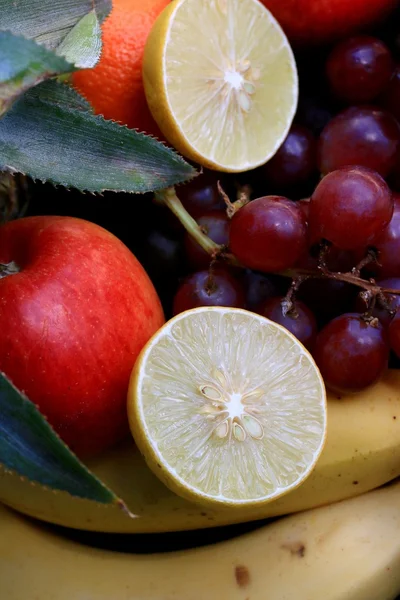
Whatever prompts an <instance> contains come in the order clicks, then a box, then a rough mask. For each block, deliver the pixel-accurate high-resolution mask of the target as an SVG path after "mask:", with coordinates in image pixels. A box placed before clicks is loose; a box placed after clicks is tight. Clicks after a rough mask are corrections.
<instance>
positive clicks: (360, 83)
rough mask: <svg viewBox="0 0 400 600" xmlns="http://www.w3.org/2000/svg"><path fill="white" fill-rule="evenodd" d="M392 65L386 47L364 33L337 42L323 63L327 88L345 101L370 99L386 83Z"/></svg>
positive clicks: (355, 101) (383, 87) (374, 96)
mask: <svg viewBox="0 0 400 600" xmlns="http://www.w3.org/2000/svg"><path fill="white" fill-rule="evenodd" d="M392 69H393V61H392V57H391V54H390V50H389V48H388V47H387V46H386V44H384V43H383V42H382V41H381V40H379V39H378V38H375V37H371V36H367V35H359V36H354V37H351V38H348V39H346V40H343V41H341V42H339V43H338V44H337V45H336V46H335V47H334V48H333V50H332V52H331V53H330V55H329V57H328V60H327V63H326V73H327V78H328V82H329V85H330V88H331V89H332V91H333V93H334V94H335V95H336V96H337V97H338V98H340V99H341V100H344V101H345V102H348V103H349V104H357V103H358V102H360V103H362V102H371V101H372V100H374V99H375V98H376V97H377V96H378V95H379V94H381V93H382V92H383V90H384V89H385V86H386V85H387V84H388V82H389V80H390V77H391V74H392Z"/></svg>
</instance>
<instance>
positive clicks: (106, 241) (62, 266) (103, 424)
mask: <svg viewBox="0 0 400 600" xmlns="http://www.w3.org/2000/svg"><path fill="white" fill-rule="evenodd" d="M0 263H3V264H5V263H11V265H10V267H13V266H14V263H15V265H16V267H17V269H18V272H17V273H10V274H8V275H7V271H5V272H4V271H3V273H0V370H1V371H3V372H4V373H5V374H6V375H7V376H8V377H9V378H10V379H11V381H13V383H14V384H15V385H16V386H17V387H18V388H19V389H20V390H23V391H24V392H25V393H26V394H27V396H28V397H29V398H30V400H32V401H33V402H34V403H35V404H36V405H37V406H38V408H39V410H40V411H41V412H42V413H43V414H44V415H46V417H47V418H48V420H49V422H50V423H51V425H52V426H53V427H54V429H55V430H56V431H57V432H58V433H59V435H60V436H61V437H62V439H63V440H64V441H65V442H66V443H67V444H68V445H69V446H70V448H71V449H72V450H73V451H74V452H76V453H77V454H78V455H80V456H88V455H95V454H98V453H100V452H101V451H103V450H105V449H107V448H109V447H110V446H111V445H113V444H114V443H116V442H117V441H119V440H120V439H121V438H123V437H124V436H125V434H126V433H127V432H128V422H127V416H126V393H127V388H128V382H129V376H130V373H131V370H132V368H133V365H134V363H135V359H136V357H137V355H138V354H139V352H140V350H141V349H142V347H143V345H144V344H145V343H146V342H147V341H148V339H149V338H150V337H151V336H152V334H153V333H155V331H156V330H157V329H158V328H159V327H160V326H161V325H162V324H163V322H164V315H163V311H162V308H161V304H160V301H159V298H158V296H157V293H156V291H155V289H154V287H153V285H152V283H151V281H150V279H149V277H148V276H147V274H146V272H145V271H144V269H143V267H142V266H141V265H140V263H139V262H138V261H137V259H136V258H135V257H134V256H133V254H132V253H131V252H130V250H129V249H128V248H127V247H126V246H125V245H124V244H123V243H122V242H121V241H120V240H119V239H118V238H116V237H115V236H114V235H112V234H111V233H109V232H108V231H106V230H105V229H103V228H102V227H99V226H98V225H95V224H93V223H90V222H88V221H84V220H81V219H75V218H69V217H55V216H49V217H26V218H22V219H18V220H16V221H12V222H10V223H7V224H6V225H4V226H2V227H1V228H0ZM11 270H12V268H9V271H11Z"/></svg>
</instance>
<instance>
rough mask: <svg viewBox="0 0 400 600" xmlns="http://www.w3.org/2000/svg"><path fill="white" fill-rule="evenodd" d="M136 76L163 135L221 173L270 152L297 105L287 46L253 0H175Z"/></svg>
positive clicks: (151, 38)
mask: <svg viewBox="0 0 400 600" xmlns="http://www.w3.org/2000/svg"><path fill="white" fill-rule="evenodd" d="M143 78H144V86H145V92H146V97H147V101H148V104H149V107H150V109H151V111H152V113H153V115H154V117H155V119H156V121H157V122H158V125H159V127H160V129H161V130H162V132H163V133H164V135H165V136H166V138H167V139H168V140H169V141H170V142H171V143H172V144H173V145H174V146H175V147H176V148H177V149H178V150H179V151H180V152H181V153H182V154H184V155H185V156H187V157H188V158H191V159H193V160H195V161H197V162H199V163H200V164H203V165H205V166H208V167H210V168H214V169H218V170H221V171H231V172H235V171H245V170H248V169H252V168H254V167H256V166H259V165H261V164H263V163H265V162H266V161H267V160H268V159H269V158H271V156H272V155H273V154H274V153H275V152H276V151H277V149H278V148H279V146H280V145H281V143H282V142H283V140H284V138H285V137H286V135H287V132H288V130H289V127H290V125H291V122H292V119H293V117H294V113H295V110H296V105H297V97H298V81H297V72H296V65H295V60H294V56H293V54H292V50H291V48H290V45H289V43H288V41H287V39H286V37H285V35H284V33H283V31H282V29H281V28H280V26H279V24H278V23H277V21H275V19H274V18H273V17H272V15H271V14H270V12H269V11H268V10H267V9H266V8H265V7H264V6H263V5H262V4H261V2H259V1H258V0H174V2H172V3H171V4H170V5H169V6H168V7H167V8H166V9H164V11H163V12H162V13H161V14H160V16H159V17H158V19H157V20H156V23H155V25H154V27H153V28H152V31H151V33H150V35H149V37H148V39H147V43H146V46H145V54H144V62H143Z"/></svg>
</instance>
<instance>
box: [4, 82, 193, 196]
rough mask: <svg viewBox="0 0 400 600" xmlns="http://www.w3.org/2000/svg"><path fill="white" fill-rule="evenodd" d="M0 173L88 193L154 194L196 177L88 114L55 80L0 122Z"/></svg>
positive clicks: (136, 137)
mask: <svg viewBox="0 0 400 600" xmlns="http://www.w3.org/2000/svg"><path fill="white" fill-rule="evenodd" d="M0 168H3V169H4V170H8V171H12V172H14V171H17V172H20V173H23V174H25V175H30V176H31V177H32V178H34V179H41V180H48V181H51V182H52V183H55V184H61V185H63V186H65V187H75V188H77V189H79V190H82V191H90V192H102V191H105V190H113V191H127V192H139V193H142V192H149V191H155V190H158V189H163V188H165V187H169V186H172V185H174V184H177V183H182V182H184V181H187V180H189V179H191V178H192V177H194V176H195V175H196V174H197V172H196V171H195V169H194V168H193V167H192V166H191V165H189V164H188V163H186V162H185V161H184V160H183V159H182V158H181V157H180V156H179V155H178V154H177V153H176V152H174V151H173V150H171V149H170V148H167V147H166V146H164V145H163V144H161V143H160V142H158V141H157V140H155V139H153V138H151V137H149V136H146V135H144V134H141V133H138V132H137V131H134V130H131V129H128V128H127V127H124V126H121V125H118V124H117V123H114V122H113V121H106V120H105V119H104V118H103V117H101V116H99V115H94V114H93V112H91V111H89V110H87V103H86V102H85V101H84V100H83V99H82V98H81V97H80V96H79V95H78V94H77V93H76V92H75V91H74V90H72V89H71V88H70V87H68V86H67V85H66V84H60V83H57V82H56V81H47V82H45V83H42V84H40V85H39V86H37V87H35V88H33V89H31V90H29V91H28V92H26V93H25V94H24V96H22V97H21V98H19V99H18V100H17V101H16V102H15V103H14V105H13V106H12V108H11V110H9V111H8V113H6V115H5V116H4V117H3V118H2V119H1V120H0Z"/></svg>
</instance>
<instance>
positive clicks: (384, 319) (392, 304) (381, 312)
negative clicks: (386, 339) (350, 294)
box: [356, 277, 400, 327]
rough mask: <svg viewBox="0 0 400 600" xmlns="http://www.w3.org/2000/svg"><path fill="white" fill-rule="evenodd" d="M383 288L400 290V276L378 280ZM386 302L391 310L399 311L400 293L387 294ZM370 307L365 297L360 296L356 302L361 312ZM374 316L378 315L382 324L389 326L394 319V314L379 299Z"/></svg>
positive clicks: (357, 308)
mask: <svg viewBox="0 0 400 600" xmlns="http://www.w3.org/2000/svg"><path fill="white" fill-rule="evenodd" d="M376 283H377V285H379V286H380V287H381V288H386V289H390V290H400V278H399V277H391V278H389V279H381V280H379V281H377V282H376ZM385 299H386V302H387V304H388V306H389V308H390V309H391V310H393V311H394V312H397V310H398V309H399V308H400V295H395V294H385ZM367 309H368V306H367V304H366V303H365V302H364V301H363V299H362V298H361V297H360V296H358V297H357V302H356V310H358V311H359V312H365V311H366V310H367ZM372 316H373V317H376V318H377V319H379V320H380V322H381V323H382V325H384V326H385V327H388V326H389V325H390V322H391V320H392V319H393V315H391V314H390V312H389V311H388V310H387V309H386V308H384V307H383V306H381V304H380V303H379V301H377V302H376V304H375V307H374V309H373V311H372Z"/></svg>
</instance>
